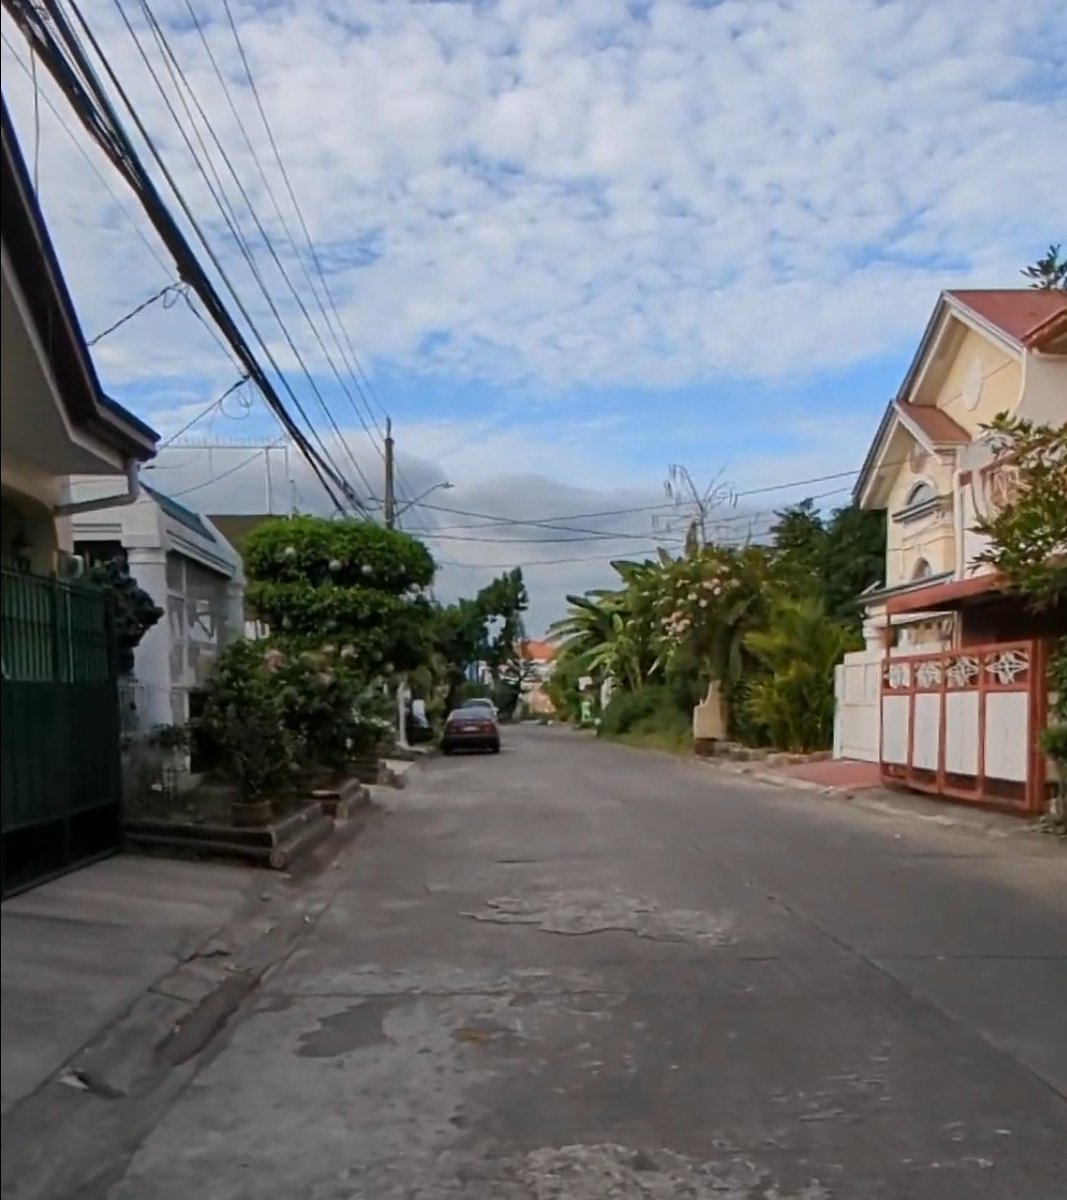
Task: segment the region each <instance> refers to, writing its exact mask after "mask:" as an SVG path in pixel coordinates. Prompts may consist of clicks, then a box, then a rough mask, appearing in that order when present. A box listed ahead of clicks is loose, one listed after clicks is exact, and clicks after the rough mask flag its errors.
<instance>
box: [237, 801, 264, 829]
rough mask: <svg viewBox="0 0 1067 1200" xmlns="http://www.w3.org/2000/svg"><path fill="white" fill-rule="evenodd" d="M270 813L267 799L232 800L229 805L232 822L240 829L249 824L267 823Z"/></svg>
mask: <svg viewBox="0 0 1067 1200" xmlns="http://www.w3.org/2000/svg"><path fill="white" fill-rule="evenodd" d="M272 815H273V814H272V812H271V807H270V801H269V800H248V801H242V800H234V801H233V803H232V804H231V805H230V816H231V817H232V818H233V823H234V825H236V826H238V828H242V829H246V828H248V827H249V826H250V825H269V824H270V821H271V817H272Z"/></svg>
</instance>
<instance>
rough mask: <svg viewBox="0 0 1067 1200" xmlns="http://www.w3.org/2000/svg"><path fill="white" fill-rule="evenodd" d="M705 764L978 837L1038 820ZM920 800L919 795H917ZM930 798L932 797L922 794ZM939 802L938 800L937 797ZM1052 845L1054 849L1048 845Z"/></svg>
mask: <svg viewBox="0 0 1067 1200" xmlns="http://www.w3.org/2000/svg"><path fill="white" fill-rule="evenodd" d="M698 761H699V762H701V763H703V764H704V765H705V766H708V767H711V768H713V769H715V770H719V771H724V772H725V773H727V774H729V775H737V776H740V777H741V778H745V779H751V780H752V781H753V782H754V783H762V784H764V785H766V786H768V787H775V788H779V789H783V790H785V789H788V790H793V791H801V792H812V793H814V794H816V795H819V796H825V797H826V798H827V799H830V800H836V801H837V802H838V803H849V804H851V805H852V806H853V807H854V808H861V809H863V810H864V811H865V812H870V813H875V814H877V815H879V816H883V817H898V818H899V817H904V818H907V819H909V820H912V821H918V822H921V823H924V824H926V825H936V826H937V827H938V828H940V829H954V830H957V831H959V832H961V833H969V834H971V835H977V836H979V837H985V838H991V839H995V840H998V841H1007V840H1012V839H1016V840H1017V839H1019V838H1021V837H1027V836H1033V835H1034V834H1035V833H1036V832H1038V830H1037V823H1036V822H1035V821H1032V820H1027V819H1026V818H1022V817H1014V816H1004V815H1001V814H999V813H985V812H982V811H981V810H980V809H975V810H973V811H972V810H970V809H963V808H960V807H959V806H957V805H954V804H947V803H946V805H945V809H946V811H944V812H920V811H918V810H917V809H916V808H915V807H913V806H911V805H909V804H907V803H906V801H905V802H897V803H894V799H893V798H894V797H895V796H897V795H900V796H902V797H904V796H908V795H910V793H896V792H894V791H892V790H891V789H889V788H886V787H884V786H883V785H876V786H874V787H852V788H850V787H835V786H833V785H828V784H822V783H813V782H812V781H811V780H809V779H795V778H793V777H791V776H789V775H779V774H776V773H774V772H772V771H759V770H754V769H753V768H752V767H746V766H739V765H736V764H733V763H730V764H727V763H719V762H715V761H714V760H710V759H706V758H702V759H699V760H698ZM916 799H917V800H918V799H919V798H918V797H916ZM922 799H924V800H929V799H930V798H929V797H923V798H922ZM934 802H935V803H936V801H934ZM1049 849H1055V847H1054V846H1051V845H1050V846H1049Z"/></svg>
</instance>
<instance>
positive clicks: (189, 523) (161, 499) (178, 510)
mask: <svg viewBox="0 0 1067 1200" xmlns="http://www.w3.org/2000/svg"><path fill="white" fill-rule="evenodd" d="M141 490H142V491H144V492H147V494H148V495H149V496H151V497H152V499H153V500H154V501H155V502H156V503H157V504H158V505H159V507H160V508H161V509H162V511H163V512H164V513H166V515H167V516H168V517H170V518H171V520H173V521H177V522H178V524H179V525H184V526H185V528H186V529H190V530H192V532H193V533H195V534H199V536H200V537H202V538H204V539H205V540H206V541H209V542H214V541H215V540H216V538H215V535H214V534H213V533H212V532H211V530H210V529H209V528H208V527H207V525H205V524H204V519H203V517H201V516H200V514H199V513H195V512H193V510H192V509H191V508H186V507H185V505H184V504H179V503H178V501H177V500H172V499H171V498H170V496H167V495H164V493H163V492H157V491H156V489H155V488H151V487H149V486H148V484H147V483H144V482H143V481H142V483H141Z"/></svg>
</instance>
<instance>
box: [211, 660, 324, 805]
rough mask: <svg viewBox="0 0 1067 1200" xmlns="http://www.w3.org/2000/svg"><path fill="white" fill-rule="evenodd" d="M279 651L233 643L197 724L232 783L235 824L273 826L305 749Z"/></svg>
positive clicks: (215, 672)
mask: <svg viewBox="0 0 1067 1200" xmlns="http://www.w3.org/2000/svg"><path fill="white" fill-rule="evenodd" d="M280 665H281V663H280V661H279V659H278V655H277V652H276V651H273V650H271V649H269V648H268V649H264V647H263V645H262V644H261V643H256V642H250V641H245V640H243V639H242V640H240V641H236V642H232V643H231V644H230V645H229V646H227V647H226V649H225V650H224V651H223V652H222V654H221V655H220V656H219V660H218V662H217V663H216V664H215V668H214V670H213V672H212V675H211V679H210V681H209V682H208V686H207V689H206V692H205V696H204V706H203V710H202V711H201V713H200V715H199V716H198V717H197V718H196V719H195V721H194V722H193V726H194V730H195V732H196V734H197V735H198V736H199V737H200V739H201V740H202V741H203V742H204V743H205V744H206V745H208V746H209V747H210V749H211V753H212V758H213V761H214V762H216V763H217V768H216V770H217V772H218V773H219V774H220V775H221V776H222V777H223V778H224V779H225V780H226V781H227V782H229V783H231V784H232V785H233V786H234V788H235V790H236V795H235V797H234V799H233V800H232V802H231V817H232V820H233V823H234V825H238V826H254V825H268V824H270V821H271V818H272V814H273V810H272V804H271V802H272V800H275V799H277V798H278V797H280V796H282V795H284V794H285V793H286V792H288V791H289V790H291V788H292V784H293V781H294V778H295V775H296V772H297V769H298V767H299V764H300V762H301V758H302V745H301V742H300V738H299V736H298V734H297V732H296V731H294V729H293V728H292V727H291V726H290V725H289V724H288V723H287V721H286V716H287V711H286V701H287V695H286V688H285V686H283V682H282V680H280V679H279V678H278V673H279V667H280Z"/></svg>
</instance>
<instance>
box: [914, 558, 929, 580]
mask: <svg viewBox="0 0 1067 1200" xmlns="http://www.w3.org/2000/svg"><path fill="white" fill-rule="evenodd" d="M932 574H933V571H932V570H931V569H930V564H929V563H928V562H927V561H926V559H925V558H920V559H919V561H918V562H917V563H916V564H915V567H914V569H913V570H912V573H911V577H912V579H929V578H930V576H931V575H932Z"/></svg>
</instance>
